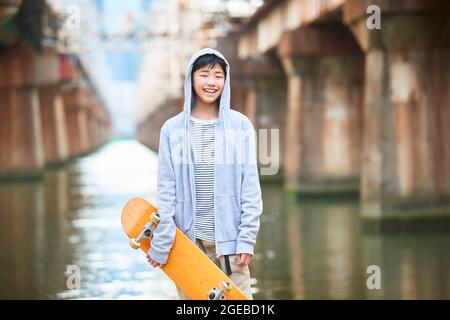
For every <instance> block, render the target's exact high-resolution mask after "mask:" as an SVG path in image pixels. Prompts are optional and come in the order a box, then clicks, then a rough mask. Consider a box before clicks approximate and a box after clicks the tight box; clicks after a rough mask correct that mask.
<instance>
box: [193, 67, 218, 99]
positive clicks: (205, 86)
mask: <svg viewBox="0 0 450 320" xmlns="http://www.w3.org/2000/svg"><path fill="white" fill-rule="evenodd" d="M192 80H193V82H194V83H193V87H194V92H195V94H196V98H197V99H199V100H200V101H201V102H203V103H205V104H213V103H214V102H215V101H216V100H217V99H218V98H219V97H220V95H221V94H222V91H223V87H224V85H225V73H224V72H223V70H222V67H221V66H220V65H219V64H216V65H215V66H214V67H212V68H211V66H209V65H206V66H204V67H201V68H200V69H198V70H197V71H195V72H194V74H193V77H192Z"/></svg>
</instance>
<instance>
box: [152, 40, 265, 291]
mask: <svg viewBox="0 0 450 320" xmlns="http://www.w3.org/2000/svg"><path fill="white" fill-rule="evenodd" d="M184 97H185V99H184V110H183V112H181V113H179V114H178V115H176V116H175V117H173V118H170V119H169V120H167V121H166V122H165V123H164V125H163V127H162V128H161V134H160V142H159V153H158V163H159V164H158V165H159V167H158V202H157V204H158V212H159V215H160V217H161V221H160V223H159V226H158V228H157V229H156V231H155V233H154V235H153V240H152V245H151V248H150V250H149V252H148V256H147V259H148V261H149V263H150V264H151V265H152V266H153V267H158V266H163V265H164V264H165V263H166V262H167V257H168V255H169V252H170V249H171V247H172V245H173V241H174V238H175V226H178V227H179V228H180V230H181V231H182V232H184V233H185V234H186V235H187V236H188V237H189V238H190V239H191V241H193V242H194V243H195V244H196V245H197V246H198V247H199V248H200V249H201V250H202V251H203V252H205V253H206V254H207V255H208V257H209V258H210V259H211V260H213V262H214V263H216V264H217V265H218V266H219V267H220V268H221V269H222V270H223V271H224V272H226V273H227V274H228V275H229V277H230V278H231V280H232V281H233V282H234V283H235V284H236V286H238V287H239V288H240V289H241V290H242V291H243V292H244V294H245V295H247V297H248V298H249V299H252V295H251V292H250V272H249V268H248V264H249V263H250V261H251V260H252V257H253V247H254V244H255V242H256V236H257V233H258V230H259V225H260V222H259V216H260V215H261V213H262V209H263V204H262V198H261V188H260V184H259V177H258V169H257V164H256V153H255V148H256V147H255V136H254V129H253V125H252V123H251V122H250V121H249V119H248V118H247V117H246V116H244V115H243V114H241V113H239V112H237V111H235V110H232V109H231V108H230V66H229V64H228V62H227V60H226V59H225V58H224V57H223V55H222V54H221V53H220V52H218V51H216V50H214V49H210V48H205V49H202V50H200V51H198V52H197V53H195V54H194V55H193V56H192V57H191V59H190V61H189V64H188V68H187V72H186V78H185V83H184ZM177 291H178V296H179V298H180V299H187V297H186V295H185V294H184V293H183V292H182V291H181V290H180V289H179V288H177Z"/></svg>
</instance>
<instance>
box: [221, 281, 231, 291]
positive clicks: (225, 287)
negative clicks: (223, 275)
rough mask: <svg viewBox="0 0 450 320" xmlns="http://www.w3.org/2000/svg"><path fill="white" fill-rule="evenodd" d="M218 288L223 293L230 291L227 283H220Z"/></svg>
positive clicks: (229, 285)
mask: <svg viewBox="0 0 450 320" xmlns="http://www.w3.org/2000/svg"><path fill="white" fill-rule="evenodd" d="M220 288H221V289H222V290H223V291H230V290H231V284H230V283H229V282H227V281H225V280H224V281H222V282H221V283H220Z"/></svg>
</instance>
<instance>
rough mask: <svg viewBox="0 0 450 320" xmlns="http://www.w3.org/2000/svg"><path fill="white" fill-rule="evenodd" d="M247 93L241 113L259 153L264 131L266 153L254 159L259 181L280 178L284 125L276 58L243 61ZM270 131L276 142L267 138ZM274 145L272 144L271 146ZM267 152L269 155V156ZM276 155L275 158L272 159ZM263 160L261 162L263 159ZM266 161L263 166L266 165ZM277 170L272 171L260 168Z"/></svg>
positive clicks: (283, 89)
mask: <svg viewBox="0 0 450 320" xmlns="http://www.w3.org/2000/svg"><path fill="white" fill-rule="evenodd" d="M243 69H244V74H245V75H246V77H247V79H248V80H247V81H246V82H245V85H246V90H247V93H246V95H245V107H244V110H245V114H246V115H247V116H248V118H249V119H250V120H251V121H252V123H253V126H254V128H255V130H257V132H256V134H257V135H256V137H257V139H258V146H257V147H258V149H259V151H260V153H261V142H260V141H261V139H264V134H263V132H261V131H260V130H261V129H266V130H267V134H266V135H265V139H266V141H267V153H268V154H264V152H263V153H262V156H260V157H258V160H259V162H260V166H261V173H262V174H261V179H262V180H270V179H274V177H278V176H281V172H283V154H284V144H283V142H284V133H285V131H284V125H285V117H284V114H285V111H286V77H285V75H284V73H283V69H282V66H281V64H280V62H279V61H278V59H277V57H275V56H274V55H271V54H265V55H261V56H259V57H257V58H251V59H248V60H246V61H243ZM272 129H275V130H278V134H279V139H273V140H272V139H271V133H272V132H271V131H272ZM272 143H273V144H275V145H272ZM271 151H273V153H272V154H271ZM274 153H277V154H278V156H275V155H274ZM266 157H267V159H264V158H266ZM266 162H267V163H266ZM269 167H272V168H274V169H275V168H278V169H279V170H277V171H276V172H275V171H274V172H271V171H272V170H267V174H264V172H263V170H265V169H264V168H269Z"/></svg>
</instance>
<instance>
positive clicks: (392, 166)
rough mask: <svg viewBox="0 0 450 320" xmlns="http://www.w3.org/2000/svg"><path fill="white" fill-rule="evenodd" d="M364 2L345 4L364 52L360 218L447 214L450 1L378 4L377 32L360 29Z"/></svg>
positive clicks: (449, 182) (449, 185) (449, 183)
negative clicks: (379, 10) (361, 216)
mask: <svg viewBox="0 0 450 320" xmlns="http://www.w3.org/2000/svg"><path fill="white" fill-rule="evenodd" d="M369 4H370V3H369V1H355V0H351V1H348V2H347V3H346V4H345V6H344V18H345V21H346V23H347V24H348V25H349V26H350V27H351V29H352V31H353V33H354V34H355V36H356V38H357V39H358V41H359V43H360V46H361V47H362V48H363V49H364V51H365V53H366V77H365V97H364V130H365V132H364V150H363V159H364V163H363V166H362V180H361V209H362V215H363V217H366V218H373V219H382V218H383V219H385V218H401V217H407V218H412V217H426V216H429V217H438V216H442V215H448V213H449V212H450V204H449V202H448V200H449V197H448V194H449V191H450V134H449V132H450V130H449V126H448V125H447V124H448V123H449V121H450V110H449V109H450V108H449V104H448V99H449V94H448V92H449V89H450V86H449V81H448V79H449V74H450V68H449V66H450V64H449V62H448V61H449V60H450V49H449V47H450V41H448V39H449V36H450V31H449V30H450V28H449V26H450V22H449V20H448V15H449V12H450V4H448V3H444V2H442V1H419V0H417V1H408V2H398V1H392V0H388V1H384V2H382V3H380V9H381V16H382V20H381V29H379V30H377V29H374V30H369V29H368V28H367V26H366V19H367V14H366V13H365V12H366V8H367V6H368V5H369Z"/></svg>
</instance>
